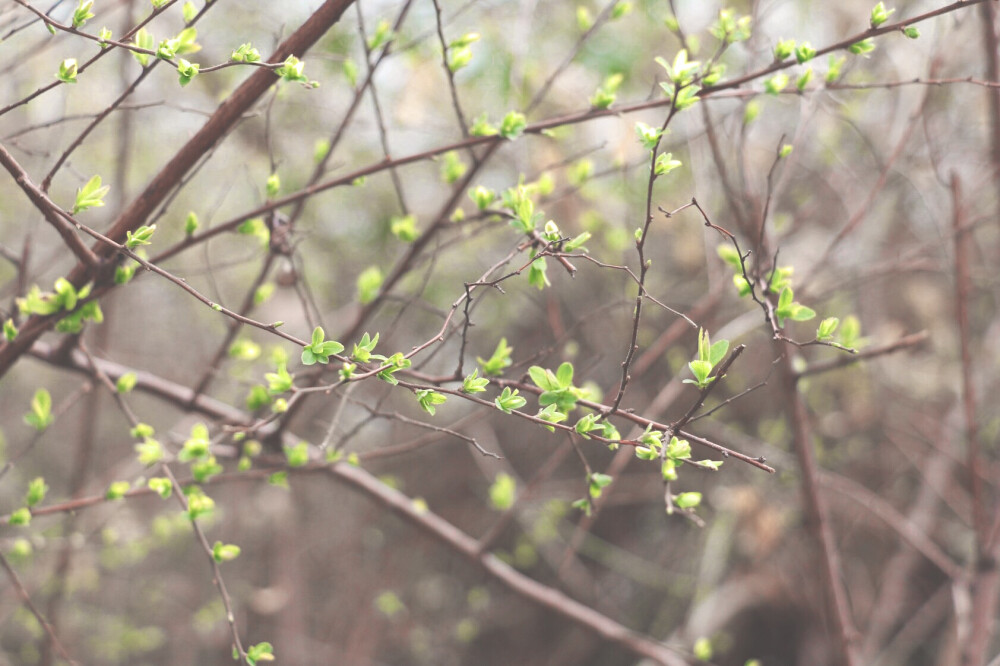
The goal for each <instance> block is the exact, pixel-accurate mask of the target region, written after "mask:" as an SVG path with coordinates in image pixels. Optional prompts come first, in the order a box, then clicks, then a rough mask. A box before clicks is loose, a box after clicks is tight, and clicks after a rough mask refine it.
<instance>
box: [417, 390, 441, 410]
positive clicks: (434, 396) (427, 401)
mask: <svg viewBox="0 0 1000 666" xmlns="http://www.w3.org/2000/svg"><path fill="white" fill-rule="evenodd" d="M416 396H417V402H419V403H420V408H421V409H422V410H424V411H425V412H427V413H428V414H430V415H431V416H434V413H435V412H436V411H437V409H436V407H437V405H442V404H444V403H445V402H446V401H447V400H448V397H447V396H445V395H443V394H441V393H438V392H437V391H433V390H431V389H420V390H418V391H417V392H416Z"/></svg>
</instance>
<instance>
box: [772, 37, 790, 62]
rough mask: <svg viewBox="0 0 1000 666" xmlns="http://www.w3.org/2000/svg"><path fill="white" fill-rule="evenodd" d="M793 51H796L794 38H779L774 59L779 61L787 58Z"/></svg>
mask: <svg viewBox="0 0 1000 666" xmlns="http://www.w3.org/2000/svg"><path fill="white" fill-rule="evenodd" d="M793 53H795V40H794V39H782V40H778V43H777V44H776V45H775V47H774V59H775V60H776V61H778V62H781V61H782V60H785V59H786V58H788V57H789V56H791V55H792V54H793Z"/></svg>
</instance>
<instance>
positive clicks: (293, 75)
mask: <svg viewBox="0 0 1000 666" xmlns="http://www.w3.org/2000/svg"><path fill="white" fill-rule="evenodd" d="M305 66H306V64H305V63H304V62H303V61H301V60H299V59H298V58H296V57H295V56H293V55H290V56H288V57H287V58H285V62H284V63H283V64H282V65H281V67H279V68H278V69H276V70H274V73H275V74H277V75H278V76H280V77H281V78H282V79H283V80H285V81H293V82H294V81H297V82H299V83H305V82H307V81H308V80H309V79H308V77H306V75H305V74H304V73H303V69H304V68H305Z"/></svg>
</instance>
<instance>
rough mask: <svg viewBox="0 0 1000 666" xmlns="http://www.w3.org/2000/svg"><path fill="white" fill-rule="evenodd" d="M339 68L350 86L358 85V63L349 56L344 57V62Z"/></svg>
mask: <svg viewBox="0 0 1000 666" xmlns="http://www.w3.org/2000/svg"><path fill="white" fill-rule="evenodd" d="M341 69H342V70H343V72H344V76H345V77H347V82H348V83H350V84H351V87H352V88H357V87H358V63H356V62H354V60H353V59H351V58H345V59H344V63H343V64H342V65H341Z"/></svg>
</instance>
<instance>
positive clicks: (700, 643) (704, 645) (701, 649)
mask: <svg viewBox="0 0 1000 666" xmlns="http://www.w3.org/2000/svg"><path fill="white" fill-rule="evenodd" d="M691 651H692V652H693V653H694V658H695V659H697V660H698V661H709V660H711V658H712V641H710V640H708V639H707V638H705V637H704V636H702V637H701V638H699V639H698V640H696V641H695V642H694V647H693V648H692V649H691Z"/></svg>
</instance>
